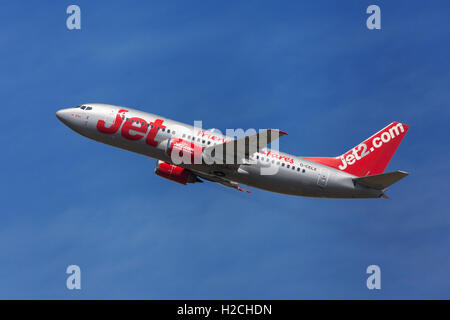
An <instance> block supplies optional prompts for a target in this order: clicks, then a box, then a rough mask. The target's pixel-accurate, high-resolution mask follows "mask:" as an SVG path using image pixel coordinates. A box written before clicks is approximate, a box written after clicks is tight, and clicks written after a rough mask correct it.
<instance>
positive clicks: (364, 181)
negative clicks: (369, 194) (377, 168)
mask: <svg viewBox="0 0 450 320" xmlns="http://www.w3.org/2000/svg"><path fill="white" fill-rule="evenodd" d="M407 175H409V173H407V172H404V171H394V172H388V173H382V174H375V175H373V176H366V177H361V178H355V179H353V181H355V182H356V183H358V184H360V185H363V186H365V187H368V188H372V189H376V190H384V189H386V188H387V187H389V186H390V185H392V184H394V183H396V182H397V181H399V180H401V179H403V178H404V177H406V176H407Z"/></svg>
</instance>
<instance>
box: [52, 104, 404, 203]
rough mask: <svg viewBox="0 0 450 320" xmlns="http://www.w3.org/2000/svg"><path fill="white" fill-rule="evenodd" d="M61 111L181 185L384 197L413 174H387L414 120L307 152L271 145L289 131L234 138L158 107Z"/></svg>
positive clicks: (80, 129) (76, 125)
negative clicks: (337, 147) (339, 146)
mask: <svg viewBox="0 0 450 320" xmlns="http://www.w3.org/2000/svg"><path fill="white" fill-rule="evenodd" d="M56 116H57V117H58V119H59V120H61V121H62V122H63V123H64V124H65V125H67V126H68V127H69V128H71V129H72V130H74V131H75V132H77V133H79V134H81V135H83V136H85V137H87V138H90V139H93V140H96V141H99V142H102V143H106V144H109V145H112V146H115V147H119V148H122V149H125V150H128V151H132V152H135V153H139V154H142V155H145V156H148V157H150V158H155V159H157V164H156V169H155V173H156V175H158V176H159V177H163V178H166V179H169V180H171V181H174V182H178V183H181V184H188V183H196V182H202V181H203V180H208V181H213V182H218V183H220V184H222V185H224V186H227V187H231V188H235V189H237V190H239V191H246V192H249V191H248V190H245V189H243V188H242V187H241V186H240V185H247V186H250V187H255V188H259V189H264V190H267V191H272V192H277V193H283V194H289V195H296V196H307V197H325V198H379V197H384V198H387V196H386V195H385V192H386V189H387V188H388V187H389V186H390V185H392V184H393V183H395V182H397V181H398V180H400V179H402V178H404V177H405V176H407V175H408V174H407V173H406V172H403V171H394V172H388V173H384V171H385V169H386V167H387V165H388V163H389V161H390V160H391V158H392V156H393V155H394V153H395V151H396V150H397V147H398V146H399V145H400V142H401V141H402V139H403V137H404V136H405V134H406V132H407V131H408V129H409V126H408V125H406V124H403V123H400V122H393V123H391V124H389V125H388V126H387V127H385V128H383V129H382V130H380V131H379V132H377V133H376V134H374V135H373V136H371V137H370V138H368V139H367V140H365V141H363V142H361V143H360V144H358V145H357V146H356V147H354V148H352V149H350V150H349V151H347V152H345V153H344V154H342V155H340V156H337V157H299V156H294V155H290V154H286V153H282V152H279V151H278V150H274V149H270V148H268V145H269V144H270V143H271V142H273V141H276V140H277V139H278V138H280V137H282V136H284V135H286V133H285V132H283V131H280V130H275V129H267V130H260V131H259V132H258V133H255V134H253V135H247V136H245V137H242V138H234V137H227V136H224V135H222V134H220V133H218V132H217V131H216V130H204V129H201V128H195V127H193V126H190V125H187V124H183V123H180V122H177V121H173V120H170V119H167V118H164V117H161V116H158V115H154V114H151V113H146V112H142V111H139V110H134V109H131V108H124V107H119V106H113V105H106V104H98V103H88V104H84V105H81V106H77V107H74V108H67V109H62V110H59V111H58V112H57V113H56Z"/></svg>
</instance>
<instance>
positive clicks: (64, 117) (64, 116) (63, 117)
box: [56, 109, 68, 123]
mask: <svg viewBox="0 0 450 320" xmlns="http://www.w3.org/2000/svg"><path fill="white" fill-rule="evenodd" d="M56 117H57V118H58V119H59V120H60V121H61V122H63V123H67V121H68V110H67V109H61V110H58V111H56Z"/></svg>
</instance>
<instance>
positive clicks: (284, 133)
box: [269, 129, 289, 136]
mask: <svg viewBox="0 0 450 320" xmlns="http://www.w3.org/2000/svg"><path fill="white" fill-rule="evenodd" d="M269 130H276V131H278V132H279V133H280V135H282V136H284V135H286V136H287V135H289V133H287V132H286V131H283V130H280V129H269Z"/></svg>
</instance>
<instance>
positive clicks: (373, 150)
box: [304, 122, 409, 177]
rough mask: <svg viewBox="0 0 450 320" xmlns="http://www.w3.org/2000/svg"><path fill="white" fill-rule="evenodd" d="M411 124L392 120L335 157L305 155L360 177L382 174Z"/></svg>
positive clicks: (308, 158)
mask: <svg viewBox="0 0 450 320" xmlns="http://www.w3.org/2000/svg"><path fill="white" fill-rule="evenodd" d="M408 129H409V126H408V125H406V124H403V123H400V122H392V123H391V124H390V125H388V126H387V127H385V128H383V129H382V130H380V131H378V132H377V133H375V134H374V135H373V136H371V137H370V138H368V139H367V140H365V141H363V142H361V143H360V144H358V145H357V146H356V147H354V148H352V149H350V150H349V151H347V152H346V153H344V154H342V155H340V156H338V157H335V158H317V157H316V158H312V157H304V158H305V159H307V160H311V161H314V162H317V163H320V164H324V165H326V166H329V167H332V168H335V169H339V170H341V171H344V172H347V173H350V174H353V175H355V176H358V177H364V176H368V175H374V174H381V173H383V172H384V169H386V167H387V165H388V163H389V161H390V160H391V158H392V156H393V155H394V153H395V151H396V150H397V148H398V146H399V145H400V142H401V141H402V139H403V137H404V136H405V134H406V132H408Z"/></svg>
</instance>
